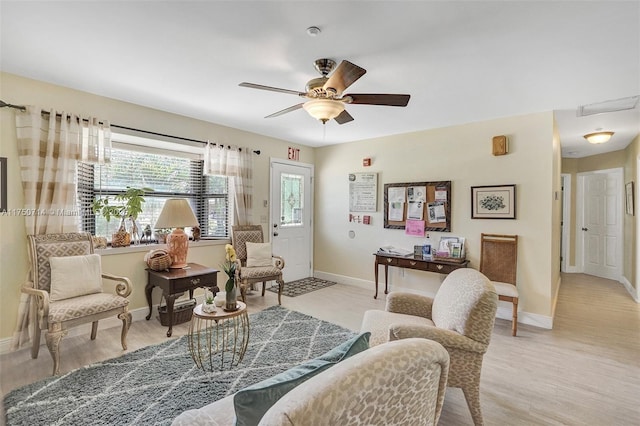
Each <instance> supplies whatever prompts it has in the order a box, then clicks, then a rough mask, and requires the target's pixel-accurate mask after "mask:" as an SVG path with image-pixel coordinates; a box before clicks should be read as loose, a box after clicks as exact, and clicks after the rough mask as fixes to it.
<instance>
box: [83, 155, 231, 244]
mask: <svg viewBox="0 0 640 426" xmlns="http://www.w3.org/2000/svg"><path fill="white" fill-rule="evenodd" d="M202 167H203V164H202V161H201V160H198V159H195V158H193V156H189V155H187V154H185V155H182V154H181V153H178V152H176V153H171V154H167V153H158V152H147V150H145V149H144V148H140V147H131V149H126V148H123V147H122V146H120V147H118V148H115V147H114V148H113V150H112V152H111V163H110V164H106V165H98V164H87V163H80V164H79V165H78V172H77V176H78V203H79V204H80V206H79V207H80V211H81V212H82V218H81V227H82V229H83V230H84V231H87V232H90V233H92V234H93V235H99V236H104V237H107V239H108V240H110V239H111V235H112V234H113V233H115V232H116V231H117V230H118V228H119V226H120V220H119V219H117V218H112V219H111V221H110V222H107V221H106V219H105V218H104V217H102V216H101V215H96V214H94V213H93V211H92V203H93V200H94V199H96V198H101V197H106V196H109V197H110V198H111V199H113V197H114V196H116V195H118V194H120V193H123V192H124V191H125V190H126V189H127V187H134V188H150V189H152V190H153V191H152V192H148V193H147V194H146V195H145V197H144V199H145V203H144V205H143V211H142V213H140V215H139V216H138V220H137V223H138V229H139V231H140V232H141V233H142V231H143V230H144V229H145V228H147V226H148V227H149V228H150V229H151V230H152V231H153V232H154V235H153V236H152V238H155V229H154V224H155V222H156V220H157V219H158V217H159V216H160V212H161V211H162V207H163V206H164V202H165V200H167V199H168V198H186V199H188V200H189V203H190V204H191V207H192V208H193V211H194V213H195V214H196V217H197V218H198V222H199V223H200V231H201V236H202V237H203V238H207V237H209V238H227V237H228V235H229V232H228V229H229V225H230V224H229V210H230V208H229V207H230V206H229V197H228V185H227V180H228V179H227V178H226V177H224V176H203V175H202Z"/></svg>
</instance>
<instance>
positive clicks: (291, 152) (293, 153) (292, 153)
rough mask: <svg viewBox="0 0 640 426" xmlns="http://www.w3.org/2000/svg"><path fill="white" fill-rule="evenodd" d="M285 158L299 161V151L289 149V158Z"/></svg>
mask: <svg viewBox="0 0 640 426" xmlns="http://www.w3.org/2000/svg"><path fill="white" fill-rule="evenodd" d="M287 158H288V159H289V160H296V161H300V149H299V148H292V147H289V156H288V157H287Z"/></svg>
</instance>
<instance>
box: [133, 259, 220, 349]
mask: <svg viewBox="0 0 640 426" xmlns="http://www.w3.org/2000/svg"><path fill="white" fill-rule="evenodd" d="M147 273H148V274H147V285H146V286H145V288H144V291H145V294H146V296H147V303H148V304H149V315H147V321H148V320H149V318H151V310H152V308H151V292H152V291H153V288H154V287H160V288H161V289H162V294H163V296H164V298H165V300H166V301H167V315H168V316H169V329H168V330H167V337H171V333H172V332H173V304H174V302H175V300H176V297H178V296H179V295H180V294H182V293H184V292H185V291H189V298H193V290H194V289H196V288H198V287H208V288H209V289H211V291H212V292H213V293H214V294H215V293H217V292H218V291H219V289H218V270H217V269H213V268H209V267H207V266H203V265H199V264H197V263H189V264H188V267H187V268H184V269H170V270H168V271H154V270H152V269H147Z"/></svg>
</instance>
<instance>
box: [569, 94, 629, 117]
mask: <svg viewBox="0 0 640 426" xmlns="http://www.w3.org/2000/svg"><path fill="white" fill-rule="evenodd" d="M639 99H640V96H630V97H628V98H621V99H616V100H613V101H604V102H598V103H595V104H589V105H581V106H579V107H578V111H577V116H578V117H586V116H588V115H594V114H603V113H605V112H616V111H626V110H628V109H634V108H635V107H636V106H637V105H638V100H639Z"/></svg>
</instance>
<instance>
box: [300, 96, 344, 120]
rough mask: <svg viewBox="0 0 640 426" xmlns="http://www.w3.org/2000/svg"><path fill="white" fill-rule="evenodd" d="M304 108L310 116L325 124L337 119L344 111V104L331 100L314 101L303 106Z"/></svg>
mask: <svg viewBox="0 0 640 426" xmlns="http://www.w3.org/2000/svg"><path fill="white" fill-rule="evenodd" d="M302 108H304V109H305V111H307V112H308V113H309V115H310V116H312V117H313V118H315V119H316V120H320V121H322V122H323V123H326V122H327V121H329V120H331V119H332V118H336V117H337V116H339V115H340V113H341V112H342V111H344V104H343V103H342V102H340V101H334V100H331V99H313V100H310V101H307V102H305V103H304V105H302Z"/></svg>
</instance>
